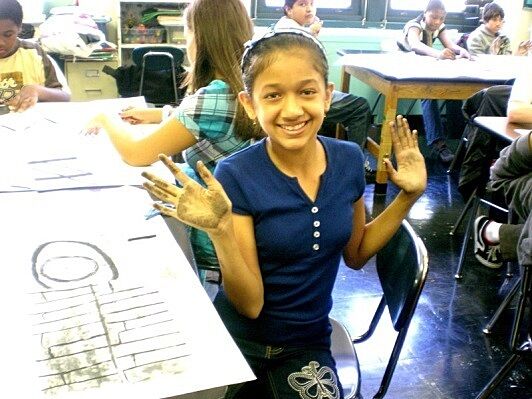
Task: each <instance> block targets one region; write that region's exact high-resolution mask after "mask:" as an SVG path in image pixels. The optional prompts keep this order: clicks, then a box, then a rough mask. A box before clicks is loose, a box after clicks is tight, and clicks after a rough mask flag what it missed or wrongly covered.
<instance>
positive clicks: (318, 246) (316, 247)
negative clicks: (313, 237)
mask: <svg viewBox="0 0 532 399" xmlns="http://www.w3.org/2000/svg"><path fill="white" fill-rule="evenodd" d="M312 249H313V250H314V251H317V250H318V249H320V244H314V245H313V246H312Z"/></svg>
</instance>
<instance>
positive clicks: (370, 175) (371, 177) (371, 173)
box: [364, 161, 377, 184]
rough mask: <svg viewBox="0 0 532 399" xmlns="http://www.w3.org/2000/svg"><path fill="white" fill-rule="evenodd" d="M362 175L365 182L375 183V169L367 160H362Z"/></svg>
mask: <svg viewBox="0 0 532 399" xmlns="http://www.w3.org/2000/svg"><path fill="white" fill-rule="evenodd" d="M364 177H365V178H366V184H375V181H376V179H377V171H376V170H373V169H372V168H371V166H370V165H369V161H366V162H364Z"/></svg>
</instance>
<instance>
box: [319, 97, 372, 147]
mask: <svg viewBox="0 0 532 399" xmlns="http://www.w3.org/2000/svg"><path fill="white" fill-rule="evenodd" d="M324 123H325V124H329V125H332V124H336V123H340V124H341V125H342V126H343V127H344V128H345V129H346V132H347V138H348V140H349V141H352V142H354V143H357V144H358V145H359V146H360V147H361V148H364V146H365V145H366V138H367V137H368V130H369V127H370V124H371V110H370V108H369V103H368V100H366V99H365V98H364V97H357V96H355V95H353V94H349V93H343V92H341V91H338V90H334V91H333V97H332V101H331V107H330V109H329V111H327V114H326V115H325V120H324Z"/></svg>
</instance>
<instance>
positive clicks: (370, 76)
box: [338, 52, 529, 193]
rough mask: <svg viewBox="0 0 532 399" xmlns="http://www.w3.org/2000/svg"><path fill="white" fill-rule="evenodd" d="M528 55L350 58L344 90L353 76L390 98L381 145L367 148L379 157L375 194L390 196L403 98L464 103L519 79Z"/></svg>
mask: <svg viewBox="0 0 532 399" xmlns="http://www.w3.org/2000/svg"><path fill="white" fill-rule="evenodd" d="M527 58H528V57H512V56H482V57H478V58H477V59H476V60H475V61H469V60H465V59H458V60H437V59H435V58H433V57H425V56H418V55H415V54H413V53H403V52H396V53H395V52H394V53H382V54H347V55H345V56H343V57H341V58H340V59H339V60H338V64H339V65H341V67H342V78H341V79H342V81H341V90H342V91H343V92H346V93H347V92H349V85H350V78H351V76H353V77H355V78H357V79H358V80H360V81H362V82H364V83H365V84H367V85H369V86H371V87H372V88H373V89H375V90H377V92H379V93H382V94H383V95H384V96H385V100H384V111H383V123H382V128H381V135H380V141H379V143H377V142H376V141H374V140H372V139H371V138H368V143H367V148H368V150H369V151H370V153H371V154H373V155H374V156H375V157H376V158H377V186H376V188H375V193H385V192H386V183H387V180H388V177H387V173H386V169H385V166H384V164H383V162H382V159H383V158H384V157H386V156H389V155H390V154H391V152H392V142H391V130H390V126H389V125H388V122H389V121H392V120H394V118H395V116H396V115H397V102H398V100H399V99H441V100H447V99H454V100H464V99H466V98H468V97H470V96H471V95H473V94H474V93H476V92H477V91H479V90H481V89H483V88H486V87H489V86H493V85H498V84H504V83H506V82H507V81H508V80H510V79H514V78H515V77H516V76H517V75H518V73H519V72H520V71H521V70H523V69H524V68H525V63H526V62H529V61H527V60H526V59H527Z"/></svg>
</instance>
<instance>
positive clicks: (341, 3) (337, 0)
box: [265, 0, 351, 8]
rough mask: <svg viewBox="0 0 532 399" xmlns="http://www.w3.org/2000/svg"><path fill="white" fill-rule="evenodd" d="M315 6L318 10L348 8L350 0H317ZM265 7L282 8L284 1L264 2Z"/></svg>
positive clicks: (270, 0) (269, 0)
mask: <svg viewBox="0 0 532 399" xmlns="http://www.w3.org/2000/svg"><path fill="white" fill-rule="evenodd" d="M315 3H316V6H317V7H319V8H348V7H349V6H350V5H351V0H326V1H324V0H322V1H319V0H317V1H316V2H315ZM265 4H266V6H267V7H282V6H283V4H284V0H266V1H265Z"/></svg>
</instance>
